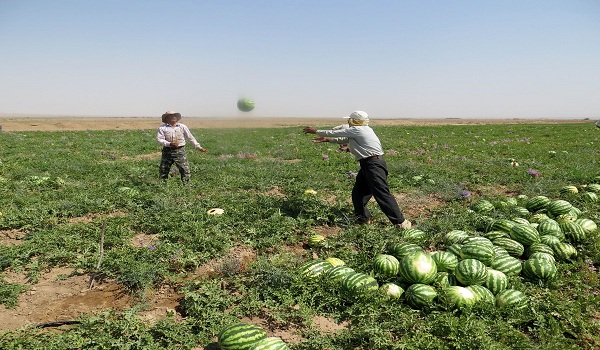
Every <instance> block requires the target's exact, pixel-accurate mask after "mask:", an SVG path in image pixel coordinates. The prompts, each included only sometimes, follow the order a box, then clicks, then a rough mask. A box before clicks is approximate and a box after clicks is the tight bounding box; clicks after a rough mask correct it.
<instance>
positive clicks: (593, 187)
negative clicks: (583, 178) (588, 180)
mask: <svg viewBox="0 0 600 350" xmlns="http://www.w3.org/2000/svg"><path fill="white" fill-rule="evenodd" d="M585 189H586V191H590V192H593V193H600V184H589V185H587V186H586V187H585Z"/></svg>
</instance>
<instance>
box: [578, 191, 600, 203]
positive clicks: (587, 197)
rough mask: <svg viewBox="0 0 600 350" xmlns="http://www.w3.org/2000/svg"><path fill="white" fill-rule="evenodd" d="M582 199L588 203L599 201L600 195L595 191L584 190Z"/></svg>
mask: <svg viewBox="0 0 600 350" xmlns="http://www.w3.org/2000/svg"><path fill="white" fill-rule="evenodd" d="M581 199H583V200H584V201H586V202H588V203H597V202H598V195H597V194H596V193H595V192H583V193H582V194H581Z"/></svg>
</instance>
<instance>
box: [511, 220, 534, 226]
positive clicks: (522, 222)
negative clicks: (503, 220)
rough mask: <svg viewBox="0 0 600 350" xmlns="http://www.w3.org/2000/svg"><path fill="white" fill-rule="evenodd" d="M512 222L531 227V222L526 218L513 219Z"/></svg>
mask: <svg viewBox="0 0 600 350" xmlns="http://www.w3.org/2000/svg"><path fill="white" fill-rule="evenodd" d="M510 220H511V221H513V222H514V223H516V224H521V225H531V223H530V222H529V220H527V219H525V218H512V219H510Z"/></svg>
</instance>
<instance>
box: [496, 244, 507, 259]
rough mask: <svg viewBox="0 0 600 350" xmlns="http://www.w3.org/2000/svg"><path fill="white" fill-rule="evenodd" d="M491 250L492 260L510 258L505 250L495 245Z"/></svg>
mask: <svg viewBox="0 0 600 350" xmlns="http://www.w3.org/2000/svg"><path fill="white" fill-rule="evenodd" d="M492 249H493V250H494V259H496V258H497V257H501V256H510V254H508V252H507V251H506V249H504V248H501V247H498V246H497V245H494V246H493V247H492Z"/></svg>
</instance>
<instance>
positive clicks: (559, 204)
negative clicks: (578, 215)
mask: <svg viewBox="0 0 600 350" xmlns="http://www.w3.org/2000/svg"><path fill="white" fill-rule="evenodd" d="M572 208H573V205H572V204H571V203H569V202H567V201H566V200H563V199H557V200H554V201H551V202H550V204H548V207H547V210H548V212H549V213H550V214H552V215H554V216H558V215H562V214H566V213H568V212H569V211H571V209H572Z"/></svg>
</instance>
